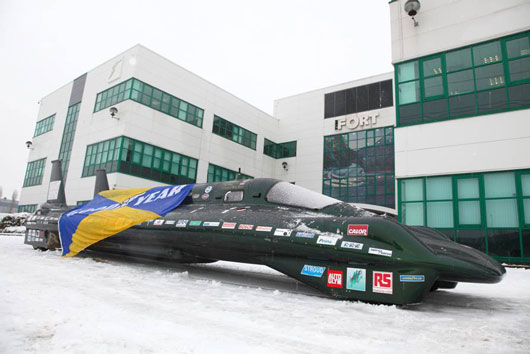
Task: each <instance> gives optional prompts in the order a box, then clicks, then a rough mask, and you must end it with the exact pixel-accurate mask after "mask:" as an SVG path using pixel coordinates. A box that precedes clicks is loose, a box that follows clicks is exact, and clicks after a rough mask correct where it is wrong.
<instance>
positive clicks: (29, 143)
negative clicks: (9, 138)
mask: <svg viewBox="0 0 530 354" xmlns="http://www.w3.org/2000/svg"><path fill="white" fill-rule="evenodd" d="M32 146H33V142H32V141H31V140H28V141H26V147H27V148H28V149H30V150H33V147H32Z"/></svg>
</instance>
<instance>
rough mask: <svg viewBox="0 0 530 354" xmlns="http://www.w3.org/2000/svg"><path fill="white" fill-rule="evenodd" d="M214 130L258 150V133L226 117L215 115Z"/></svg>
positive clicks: (220, 134) (215, 132) (224, 136)
mask: <svg viewBox="0 0 530 354" xmlns="http://www.w3.org/2000/svg"><path fill="white" fill-rule="evenodd" d="M212 132H213V133H214V134H217V135H219V136H222V137H223V138H226V139H229V140H232V141H234V142H236V143H238V144H241V145H243V146H246V147H248V148H250V149H252V150H256V139H257V135H256V134H254V133H252V132H251V131H250V130H246V129H245V128H242V127H240V126H238V125H236V124H234V123H231V122H229V121H227V120H226V119H223V118H221V117H218V116H214V119H213V129H212Z"/></svg>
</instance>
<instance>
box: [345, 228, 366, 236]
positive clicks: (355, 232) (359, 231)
mask: <svg viewBox="0 0 530 354" xmlns="http://www.w3.org/2000/svg"><path fill="white" fill-rule="evenodd" d="M348 236H368V225H348Z"/></svg>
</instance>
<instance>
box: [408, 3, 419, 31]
mask: <svg viewBox="0 0 530 354" xmlns="http://www.w3.org/2000/svg"><path fill="white" fill-rule="evenodd" d="M420 8H421V4H420V1H419V0H407V2H406V3H405V12H406V13H407V15H409V16H410V17H411V18H412V21H413V22H414V27H418V25H419V23H418V21H416V19H415V18H414V16H416V14H417V13H418V11H419V10H420Z"/></svg>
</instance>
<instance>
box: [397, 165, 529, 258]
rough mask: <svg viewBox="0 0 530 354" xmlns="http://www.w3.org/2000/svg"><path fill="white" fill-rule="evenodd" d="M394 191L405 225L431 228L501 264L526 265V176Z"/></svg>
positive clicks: (486, 176)
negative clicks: (508, 262) (396, 192)
mask: <svg viewBox="0 0 530 354" xmlns="http://www.w3.org/2000/svg"><path fill="white" fill-rule="evenodd" d="M399 187H400V192H399V207H398V211H399V218H400V220H401V221H402V222H404V223H405V224H407V225H422V226H430V227H434V228H437V229H439V230H440V231H442V232H443V233H444V234H446V235H448V236H449V237H452V238H454V239H455V240H456V241H457V242H461V243H464V244H466V245H469V246H472V247H475V248H478V249H480V250H482V251H484V252H487V253H489V254H490V255H492V256H495V257H500V258H499V259H501V260H509V259H519V260H521V259H523V260H525V261H524V262H530V257H528V255H530V252H528V251H530V248H527V247H530V239H529V238H528V235H529V230H530V170H520V171H506V172H490V173H480V174H469V175H454V176H442V177H421V178H410V179H402V180H400V181H399ZM423 190H425V192H422V191H423ZM525 257H526V258H525Z"/></svg>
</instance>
